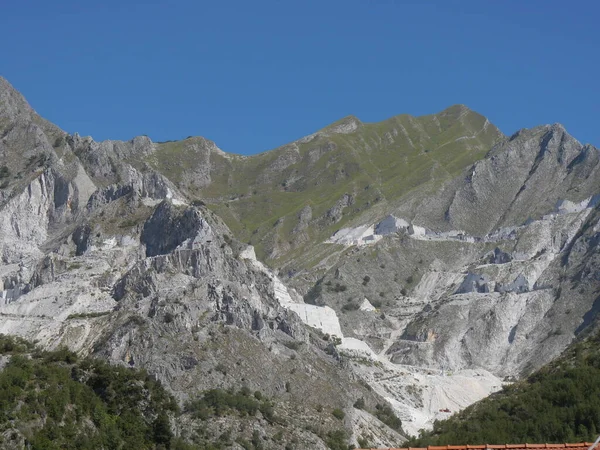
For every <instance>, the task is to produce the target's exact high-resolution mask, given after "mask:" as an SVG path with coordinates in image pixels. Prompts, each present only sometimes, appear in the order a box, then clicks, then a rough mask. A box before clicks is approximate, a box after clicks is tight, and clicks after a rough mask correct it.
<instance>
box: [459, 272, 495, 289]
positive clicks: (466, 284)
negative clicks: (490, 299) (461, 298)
mask: <svg viewBox="0 0 600 450" xmlns="http://www.w3.org/2000/svg"><path fill="white" fill-rule="evenodd" d="M489 282H490V280H489V278H488V277H487V276H486V275H480V274H477V273H470V272H469V273H468V274H467V276H466V277H465V279H464V280H463V282H462V283H461V285H460V286H459V287H458V289H457V290H456V292H455V294H468V293H470V292H479V293H484V292H490V287H489Z"/></svg>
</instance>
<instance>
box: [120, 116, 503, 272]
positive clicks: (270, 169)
mask: <svg viewBox="0 0 600 450" xmlns="http://www.w3.org/2000/svg"><path fill="white" fill-rule="evenodd" d="M348 120H352V121H355V120H356V119H352V118H345V119H342V121H341V122H339V123H338V125H339V124H340V123H346V122H347V121H348ZM335 128H336V124H333V125H331V126H329V127H327V128H325V129H324V130H322V132H321V133H319V134H318V135H316V136H315V137H314V138H313V139H311V140H308V141H306V142H296V143H294V144H290V145H286V146H283V147H280V148H277V149H275V150H273V151H270V152H265V153H261V154H258V155H253V156H250V157H238V156H236V155H224V154H221V153H220V152H218V151H216V150H215V148H214V147H213V144H212V143H211V142H210V141H207V140H205V139H203V138H192V137H190V138H188V139H185V140H182V141H177V142H165V143H162V144H159V145H158V146H157V151H156V152H154V153H152V154H151V155H149V156H147V157H146V159H145V161H130V162H131V163H132V164H143V163H148V164H150V165H151V166H152V167H154V168H156V169H157V170H159V171H160V172H161V173H163V174H164V175H166V176H167V177H168V178H169V179H170V180H171V181H173V182H174V183H176V184H177V185H178V186H179V187H180V188H181V189H183V190H184V191H186V192H187V193H188V194H190V196H191V197H195V198H197V199H202V201H204V202H205V203H206V205H207V206H208V207H209V208H211V209H213V210H214V211H215V212H217V213H218V214H219V216H220V217H221V218H223V220H224V221H225V222H226V224H227V225H228V227H229V228H230V229H231V230H232V232H233V233H234V234H235V236H236V237H237V238H238V239H239V240H240V241H243V242H249V243H251V244H253V245H255V247H256V251H257V256H258V257H259V258H260V259H263V260H265V259H267V260H269V259H271V258H274V260H273V261H272V262H273V263H274V264H277V265H278V266H280V267H281V266H283V265H284V264H285V263H286V262H289V261H290V260H291V259H293V258H296V257H298V258H301V259H302V266H303V267H311V264H314V260H319V259H318V258H313V256H315V255H313V254H312V253H311V255H310V256H308V257H306V256H302V255H301V254H300V253H304V254H306V250H307V247H309V248H310V249H311V250H312V251H314V252H316V253H318V252H321V251H322V250H321V249H318V248H316V246H314V245H313V244H316V243H321V242H322V241H323V240H324V239H325V238H327V237H329V236H331V234H332V233H333V232H335V231H337V230H338V229H339V228H341V227H343V226H345V224H347V223H348V222H349V221H351V220H352V219H354V218H356V217H358V216H359V215H360V214H362V212H363V211H365V210H377V207H378V205H379V204H381V205H382V207H383V205H386V204H388V205H389V204H390V203H393V202H396V201H397V200H398V199H400V198H401V197H403V196H405V195H410V193H411V191H412V190H413V189H416V188H419V189H420V190H422V189H423V188H425V187H428V189H435V188H436V187H437V186H439V185H440V184H441V183H442V182H443V181H445V180H447V179H449V178H451V177H452V176H455V175H457V174H458V173H459V172H460V171H461V170H462V169H464V168H465V167H468V166H469V165H470V164H472V163H473V162H474V161H476V160H478V159H481V158H482V157H483V156H484V155H485V154H486V153H487V151H488V150H489V149H490V148H491V147H492V145H493V144H494V143H495V142H496V141H498V140H499V139H500V138H501V136H502V135H501V133H500V132H499V131H498V129H497V128H496V127H494V126H493V125H490V124H489V123H488V122H487V120H486V119H485V117H482V116H481V115H479V114H477V113H475V112H473V111H469V110H468V109H467V108H465V107H464V106H460V105H457V106H453V107H450V108H448V109H446V110H445V111H442V112H441V113H439V114H435V115H429V116H423V117H411V116H408V115H401V116H397V117H393V118H391V119H389V120H386V121H384V122H380V123H367V124H364V123H363V124H359V126H358V128H357V129H356V131H354V132H351V133H348V134H341V133H336V132H335ZM459 138H462V139H459ZM209 154H210V156H209ZM208 161H210V179H208V178H206V177H204V175H201V176H200V177H198V175H199V174H204V173H205V172H206V165H207V164H208ZM346 194H348V195H351V196H352V198H351V201H347V202H344V203H343V204H342V203H340V204H339V205H338V208H337V210H336V213H335V214H332V213H331V208H332V207H333V206H334V205H336V203H338V202H339V201H340V199H342V198H343V197H344V196H345V195H346ZM307 206H309V207H310V208H311V216H312V223H310V224H309V226H308V227H307V228H306V229H305V233H307V235H308V237H309V241H308V242H304V243H303V245H302V246H301V247H300V246H297V245H296V244H295V243H294V242H295V240H296V239H295V235H294V229H295V227H296V225H297V224H298V218H299V213H300V211H302V209H303V208H305V207H307ZM340 211H341V212H343V215H339V212H340ZM279 245H283V246H284V247H285V248H286V250H285V251H283V252H281V251H279V252H273V249H274V248H276V247H277V246H279ZM333 248H334V247H333V246H328V247H327V249H326V250H324V251H325V252H328V251H332V250H331V249H333ZM272 255H273V256H272ZM295 268H296V269H298V268H299V267H295Z"/></svg>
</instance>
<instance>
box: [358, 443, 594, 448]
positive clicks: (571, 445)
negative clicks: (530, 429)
mask: <svg viewBox="0 0 600 450" xmlns="http://www.w3.org/2000/svg"><path fill="white" fill-rule="evenodd" d="M592 445H593V442H579V443H576V444H500V445H498V444H496V445H493V444H485V445H429V446H427V447H385V448H380V449H376V448H371V449H358V450H486V449H489V450H498V449H502V450H526V449H533V450H537V449H547V448H548V449H567V450H570V449H573V450H582V449H583V448H589V447H591V446H592Z"/></svg>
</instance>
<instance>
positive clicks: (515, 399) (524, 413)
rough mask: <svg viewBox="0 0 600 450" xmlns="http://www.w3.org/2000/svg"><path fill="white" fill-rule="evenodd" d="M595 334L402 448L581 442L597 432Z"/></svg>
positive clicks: (599, 346) (599, 358) (599, 343)
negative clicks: (553, 360)
mask: <svg viewBox="0 0 600 450" xmlns="http://www.w3.org/2000/svg"><path fill="white" fill-rule="evenodd" d="M598 398H600V334H599V335H596V336H595V337H593V338H589V339H588V340H586V341H584V342H581V343H578V344H575V345H573V346H571V347H570V348H569V349H568V350H567V351H566V352H565V353H564V354H563V356H562V357H560V358H559V359H558V360H556V361H555V362H553V363H551V364H549V365H548V366H546V367H544V368H542V369H541V370H539V371H538V372H536V373H534V374H533V375H531V376H530V377H529V378H527V379H526V380H524V381H521V382H518V383H515V384H513V385H510V386H506V387H504V388H503V389H502V391H501V392H499V393H497V394H494V395H492V396H490V397H488V398H486V399H484V400H482V401H481V402H478V403H476V404H475V405H472V406H471V407H469V408H467V409H465V410H464V411H463V412H461V413H459V414H457V415H456V416H454V417H451V418H450V419H448V420H445V421H441V422H436V423H435V424H434V427H433V431H431V432H427V433H423V432H422V433H421V435H420V436H419V437H418V438H415V439H412V440H411V441H409V442H407V443H405V444H403V445H405V446H416V447H421V446H427V445H446V444H481V443H523V442H548V443H552V442H556V443H561V442H581V441H593V440H595V439H596V437H597V436H598V433H599V432H600V403H599V402H598Z"/></svg>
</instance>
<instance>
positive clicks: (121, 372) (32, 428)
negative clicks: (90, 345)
mask: <svg viewBox="0 0 600 450" xmlns="http://www.w3.org/2000/svg"><path fill="white" fill-rule="evenodd" d="M2 366H3V368H2V370H1V371H0V447H1V448H21V447H22V446H25V447H27V448H31V449H55V448H56V449H59V448H60V449H100V448H115V449H116V448H131V449H133V448H168V447H170V446H171V443H172V440H173V434H172V432H171V428H170V425H169V417H168V414H172V413H175V412H177V410H178V406H177V403H176V402H175V399H174V398H173V397H172V396H171V395H170V394H168V393H167V392H166V391H165V390H164V388H163V387H162V386H161V385H160V384H159V383H157V382H156V381H154V380H153V379H152V378H151V377H149V376H148V375H147V374H146V373H145V372H142V371H138V370H131V369H127V368H124V367H115V366H110V365H108V364H107V363H105V362H103V361H100V360H96V359H80V358H78V357H77V356H76V355H75V354H74V353H71V352H69V351H67V350H58V351H55V352H45V351H40V350H38V349H36V348H35V347H34V346H33V345H32V344H30V343H28V342H26V341H23V340H20V339H18V338H13V337H7V336H3V335H0V367H2Z"/></svg>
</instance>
